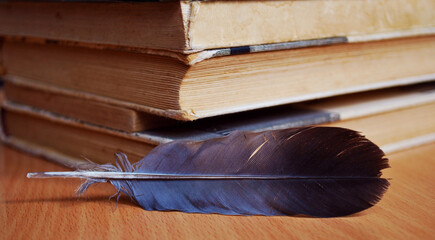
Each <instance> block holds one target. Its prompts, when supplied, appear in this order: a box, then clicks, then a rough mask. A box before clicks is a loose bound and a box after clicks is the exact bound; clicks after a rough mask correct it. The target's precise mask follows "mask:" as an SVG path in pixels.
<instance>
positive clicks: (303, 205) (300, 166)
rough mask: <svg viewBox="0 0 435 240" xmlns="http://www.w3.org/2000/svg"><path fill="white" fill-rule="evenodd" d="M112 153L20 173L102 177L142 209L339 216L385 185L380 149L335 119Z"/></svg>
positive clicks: (367, 202)
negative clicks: (84, 164) (76, 168)
mask: <svg viewBox="0 0 435 240" xmlns="http://www.w3.org/2000/svg"><path fill="white" fill-rule="evenodd" d="M116 158H117V161H116V165H115V166H114V165H111V164H105V165H97V164H95V165H94V169H93V170H92V171H84V172H83V171H81V172H66V173H62V172H58V173H56V172H51V173H30V174H29V175H28V177H53V176H55V177H56V176H57V177H81V178H85V179H87V181H86V182H85V183H84V184H83V185H82V186H81V187H80V188H79V190H78V192H79V193H82V192H84V191H85V190H86V189H87V188H88V187H89V186H90V185H91V184H92V183H95V182H102V181H103V182H105V181H108V182H110V183H111V184H113V185H114V186H115V188H116V189H117V190H118V194H119V193H125V194H127V195H129V196H130V197H131V198H132V199H134V200H135V201H136V202H137V203H138V204H139V205H140V206H141V207H142V208H144V209H146V210H158V211H169V210H177V211H182V212H189V213H220V214H229V215H268V216H272V215H307V216H315V217H336V216H345V215H349V214H353V213H356V212H359V211H362V210H364V209H367V208H369V207H371V206H373V205H374V204H376V203H377V202H378V201H379V200H380V199H381V197H382V195H383V194H384V192H385V191H386V190H387V188H388V186H389V183H388V180H387V179H384V178H380V176H381V174H382V173H381V170H382V169H384V168H387V167H389V165H388V159H386V158H385V157H384V153H383V152H382V150H380V149H379V147H377V146H376V145H375V144H374V143H372V142H370V141H369V140H367V139H366V138H365V137H363V136H362V135H360V134H359V133H358V132H355V131H353V130H349V129H344V128H336V127H305V128H296V129H284V130H271V131H265V132H260V133H254V132H243V131H235V132H233V133H231V134H230V135H228V136H225V137H221V138H215V139H211V140H206V141H202V142H191V141H185V140H182V141H174V142H170V143H167V144H162V145H160V146H158V147H156V148H155V149H153V151H151V152H150V153H149V154H148V155H147V156H146V157H145V158H143V159H142V160H141V161H139V162H137V163H135V164H130V162H129V161H128V160H127V157H126V156H125V155H124V154H122V153H117V154H116ZM118 197H119V195H118Z"/></svg>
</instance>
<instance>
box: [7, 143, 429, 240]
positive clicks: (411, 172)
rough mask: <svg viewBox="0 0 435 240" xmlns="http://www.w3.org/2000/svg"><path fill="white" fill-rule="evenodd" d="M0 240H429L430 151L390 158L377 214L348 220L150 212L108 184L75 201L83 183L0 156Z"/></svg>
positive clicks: (32, 161)
mask: <svg viewBox="0 0 435 240" xmlns="http://www.w3.org/2000/svg"><path fill="white" fill-rule="evenodd" d="M0 150H1V152H2V154H1V159H0V168H1V188H0V219H1V224H2V226H0V227H1V230H0V231H1V235H0V238H1V239H95V238H99V239H210V238H212V239H215V238H228V239H254V238H255V239H352V238H353V239H434V238H435V237H434V236H435V188H434V183H435V144H430V145H425V146H422V147H419V148H415V149H412V150H408V151H403V152H399V153H396V154H393V155H390V156H389V158H390V160H391V166H392V168H391V169H388V170H386V171H385V176H387V177H391V178H393V180H392V181H391V183H392V184H391V187H390V189H389V190H388V192H387V193H386V195H385V197H384V199H383V200H382V201H381V202H380V203H379V204H378V205H376V206H375V207H373V208H371V209H368V210H366V211H364V212H362V213H359V214H355V215H353V216H349V217H342V218H331V219H319V218H304V217H263V216H251V217H240V216H222V215H216V214H186V213H179V212H150V211H144V210H142V209H141V208H139V207H137V206H135V205H133V204H132V203H130V200H129V199H128V198H122V199H121V201H120V203H119V204H118V206H117V208H116V209H115V207H116V205H115V201H113V200H112V201H109V200H108V196H110V195H111V194H113V193H114V189H113V188H112V187H111V186H110V185H109V184H99V185H97V186H94V187H91V189H90V190H89V191H88V193H87V196H86V197H82V198H78V197H76V196H74V190H75V188H76V187H77V186H78V185H79V184H80V180H65V179H27V178H26V173H27V172H34V171H60V170H63V169H64V168H62V167H60V166H58V165H55V164H52V163H50V162H47V161H44V160H41V159H38V158H35V157H32V156H29V155H26V154H23V153H20V152H18V151H16V150H12V149H10V148H7V147H2V149H0Z"/></svg>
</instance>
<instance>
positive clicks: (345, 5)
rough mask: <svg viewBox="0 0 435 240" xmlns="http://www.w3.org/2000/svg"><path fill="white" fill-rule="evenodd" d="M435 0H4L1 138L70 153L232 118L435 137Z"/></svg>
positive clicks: (56, 156) (229, 126)
mask: <svg viewBox="0 0 435 240" xmlns="http://www.w3.org/2000/svg"><path fill="white" fill-rule="evenodd" d="M434 12H435V2H434V1H433V0H399V1H394V2H393V1H380V0H379V1H365V0H356V1H335V0H334V1H331V0H314V1H287V0H285V1H279V0H278V1H260V0H258V1H223V0H222V1H195V0H193V1H164V2H155V1H154V2H135V3H128V2H124V3H123V2H89V3H86V2H55V1H54V2H53V1H52V2H39V1H35V2H15V1H13V2H2V3H0V35H1V36H2V37H3V40H2V47H1V50H0V51H1V58H0V63H1V65H2V68H1V69H3V70H2V73H3V74H4V75H3V76H2V78H3V79H4V81H5V86H4V91H5V95H6V100H5V102H4V104H3V107H2V139H3V141H4V142H6V143H8V144H11V145H13V146H15V147H18V148H21V149H23V150H26V151H29V152H32V153H34V154H39V155H42V156H44V157H46V158H49V159H52V160H56V161H59V162H61V163H64V164H66V165H69V166H72V165H74V163H76V162H77V161H80V159H83V157H86V158H88V159H91V160H93V161H95V162H107V161H111V160H112V159H113V153H114V152H116V151H122V152H124V153H126V154H127V155H128V157H129V158H130V159H131V160H133V161H137V160H139V159H140V158H142V157H143V156H145V155H146V154H147V153H148V152H149V151H150V150H151V149H152V148H153V147H155V146H156V145H158V144H161V143H164V142H168V141H173V140H177V139H191V140H203V139H209V138H213V137H220V136H223V135H226V134H229V133H230V132H231V131H234V130H250V131H262V130H267V129H276V128H285V127H300V126H306V125H316V124H323V125H334V126H342V127H348V128H352V129H355V130H358V131H361V132H362V133H363V134H365V135H367V136H368V138H369V139H371V140H373V141H374V142H375V143H378V144H379V145H381V147H382V148H383V149H384V150H385V151H387V152H390V151H394V150H397V149H400V148H403V147H410V146H413V145H416V144H421V143H424V142H428V141H433V140H435V122H434V121H433V119H434V117H435V84H434V81H433V80H434V79H435V14H433V13H434Z"/></svg>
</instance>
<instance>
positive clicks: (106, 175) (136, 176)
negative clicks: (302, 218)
mask: <svg viewBox="0 0 435 240" xmlns="http://www.w3.org/2000/svg"><path fill="white" fill-rule="evenodd" d="M27 178H83V179H107V180H111V179H113V180H196V179H197V180H237V179H240V180H243V179H246V180H250V179H252V180H255V179H258V180H279V179H289V180H298V179H301V180H305V179H337V180H339V179H343V180H347V179H379V178H378V177H358V176H349V177H340V176H327V177H310V176H284V175H283V176H277V175H189V174H184V175H179V174H148V173H133V172H95V171H89V172H86V171H80V172H75V171H71V172H68V171H65V172H33V173H28V174H27Z"/></svg>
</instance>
